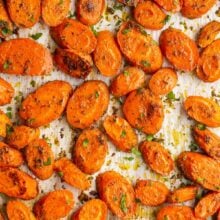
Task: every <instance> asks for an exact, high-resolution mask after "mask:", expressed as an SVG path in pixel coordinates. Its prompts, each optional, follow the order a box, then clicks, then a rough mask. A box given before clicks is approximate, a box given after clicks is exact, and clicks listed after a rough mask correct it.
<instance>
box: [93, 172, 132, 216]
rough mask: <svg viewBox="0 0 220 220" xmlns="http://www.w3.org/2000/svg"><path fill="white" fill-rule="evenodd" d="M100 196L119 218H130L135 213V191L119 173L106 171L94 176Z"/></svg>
mask: <svg viewBox="0 0 220 220" xmlns="http://www.w3.org/2000/svg"><path fill="white" fill-rule="evenodd" d="M96 183H97V188H98V193H99V196H100V198H101V199H102V200H103V201H104V202H105V203H106V205H107V206H108V208H109V209H110V210H111V211H112V212H113V214H115V215H116V216H117V217H119V218H125V219H126V218H127V219H128V218H132V216H133V215H134V213H135V209H136V205H135V193H134V189H133V187H132V185H131V184H130V183H129V182H128V181H127V180H126V179H125V178H124V177H123V176H121V175H120V174H119V173H117V172H115V171H106V172H104V173H102V174H99V176H98V177H97V178H96Z"/></svg>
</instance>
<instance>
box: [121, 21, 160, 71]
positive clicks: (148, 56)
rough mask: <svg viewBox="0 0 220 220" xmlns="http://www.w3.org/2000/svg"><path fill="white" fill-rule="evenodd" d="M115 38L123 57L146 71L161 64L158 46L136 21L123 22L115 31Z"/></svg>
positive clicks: (155, 69)
mask: <svg viewBox="0 0 220 220" xmlns="http://www.w3.org/2000/svg"><path fill="white" fill-rule="evenodd" d="M117 40H118V44H119V47H120V49H121V52H122V53H123V54H124V55H125V57H126V58H127V59H128V60H129V61H130V62H131V63H132V64H134V65H136V66H139V67H141V68H142V69H143V70H144V71H146V72H147V73H153V72H155V71H157V70H158V69H159V68H160V67H161V66H162V62H163V57H162V54H161V50H160V48H159V46H158V45H157V44H156V43H155V41H154V40H153V39H152V37H151V36H150V35H149V34H147V33H146V32H145V31H144V29H143V28H142V27H141V26H139V25H138V24H137V23H135V22H133V21H128V22H125V23H123V24H122V25H121V27H120V29H119V31H118V33H117Z"/></svg>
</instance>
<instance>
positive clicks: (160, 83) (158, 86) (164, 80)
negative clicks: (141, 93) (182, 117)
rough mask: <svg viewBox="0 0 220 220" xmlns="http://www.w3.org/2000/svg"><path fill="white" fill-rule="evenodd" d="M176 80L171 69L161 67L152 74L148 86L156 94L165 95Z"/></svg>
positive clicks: (174, 84)
mask: <svg viewBox="0 0 220 220" xmlns="http://www.w3.org/2000/svg"><path fill="white" fill-rule="evenodd" d="M177 80H178V78H177V74H176V72H175V71H174V70H173V69H171V68H162V69H160V70H158V71H157V72H156V73H155V74H154V75H152V77H151V79H150V81H149V88H150V90H151V91H152V92H153V93H154V94H156V95H166V94H168V93H169V92H170V91H172V89H173V88H174V87H175V86H176V84H177Z"/></svg>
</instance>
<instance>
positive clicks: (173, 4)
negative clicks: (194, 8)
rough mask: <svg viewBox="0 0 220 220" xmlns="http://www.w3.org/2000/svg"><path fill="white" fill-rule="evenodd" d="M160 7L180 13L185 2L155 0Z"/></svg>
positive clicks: (178, 0)
mask: <svg viewBox="0 0 220 220" xmlns="http://www.w3.org/2000/svg"><path fill="white" fill-rule="evenodd" d="M154 1H155V2H156V3H157V4H158V5H159V6H160V7H162V8H163V9H165V10H166V11H171V12H178V11H180V10H181V8H182V4H183V0H172V1H171V0H154Z"/></svg>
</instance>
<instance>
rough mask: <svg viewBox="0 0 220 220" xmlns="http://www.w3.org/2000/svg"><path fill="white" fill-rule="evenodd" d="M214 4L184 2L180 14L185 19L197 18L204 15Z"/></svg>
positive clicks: (212, 1)
mask: <svg viewBox="0 0 220 220" xmlns="http://www.w3.org/2000/svg"><path fill="white" fill-rule="evenodd" d="M215 3H216V0H206V1H203V0H184V1H183V5H182V10H181V13H182V15H183V16H185V17H187V18H199V17H201V16H202V15H204V14H206V13H207V12H208V11H209V10H210V9H211V8H212V7H213V6H214V5H215Z"/></svg>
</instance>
